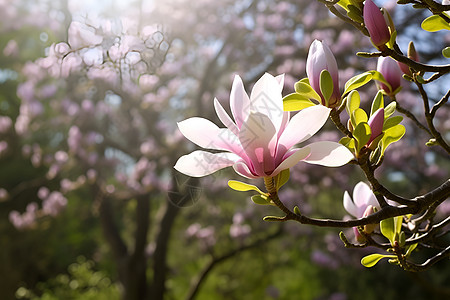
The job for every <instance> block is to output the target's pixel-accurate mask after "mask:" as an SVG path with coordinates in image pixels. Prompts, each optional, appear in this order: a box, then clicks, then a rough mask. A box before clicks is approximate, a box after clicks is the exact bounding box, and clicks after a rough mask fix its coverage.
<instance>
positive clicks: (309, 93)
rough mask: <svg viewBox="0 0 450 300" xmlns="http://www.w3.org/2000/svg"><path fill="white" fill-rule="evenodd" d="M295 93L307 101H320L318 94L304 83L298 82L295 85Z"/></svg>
mask: <svg viewBox="0 0 450 300" xmlns="http://www.w3.org/2000/svg"><path fill="white" fill-rule="evenodd" d="M294 88H295V92H296V93H298V94H300V95H301V96H303V97H304V98H307V99H314V100H317V101H318V102H320V101H321V100H322V99H321V98H320V96H319V94H317V92H316V91H315V90H314V89H313V88H312V87H311V86H310V85H309V84H308V83H307V82H305V81H303V79H302V80H300V81H298V82H296V83H295V86H294Z"/></svg>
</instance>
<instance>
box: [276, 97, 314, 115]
mask: <svg viewBox="0 0 450 300" xmlns="http://www.w3.org/2000/svg"><path fill="white" fill-rule="evenodd" d="M314 105H315V104H314V103H313V102H312V101H311V100H309V98H306V97H305V96H303V95H301V94H298V93H292V94H289V95H287V96H285V97H283V109H284V111H297V110H302V109H304V108H307V107H310V106H314Z"/></svg>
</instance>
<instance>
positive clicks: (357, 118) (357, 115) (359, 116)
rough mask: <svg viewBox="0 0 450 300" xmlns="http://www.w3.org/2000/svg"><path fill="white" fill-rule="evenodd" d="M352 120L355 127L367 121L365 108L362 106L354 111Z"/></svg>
mask: <svg viewBox="0 0 450 300" xmlns="http://www.w3.org/2000/svg"><path fill="white" fill-rule="evenodd" d="M351 121H352V125H353V128H356V126H358V124H359V123H361V122H366V123H367V121H368V118H367V114H366V112H365V111H364V110H362V109H361V108H357V109H355V110H354V111H353V113H352V116H351Z"/></svg>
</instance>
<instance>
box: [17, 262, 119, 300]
mask: <svg viewBox="0 0 450 300" xmlns="http://www.w3.org/2000/svg"><path fill="white" fill-rule="evenodd" d="M38 289H39V290H40V292H41V293H42V294H41V295H40V296H38V295H36V294H34V293H33V292H32V291H31V290H28V289H26V288H25V287H21V288H19V289H18V290H17V292H16V297H17V299H30V300H59V299H74V300H75V299H79V300H114V299H120V293H119V287H118V286H117V284H113V283H112V282H111V280H110V279H109V278H108V277H107V276H106V275H105V274H104V273H103V272H101V271H95V270H94V262H93V261H89V260H86V259H85V258H84V257H78V259H77V262H76V263H73V264H71V265H70V266H69V268H68V274H60V275H58V276H56V277H55V278H53V279H50V280H49V281H47V282H43V283H40V284H39V285H38Z"/></svg>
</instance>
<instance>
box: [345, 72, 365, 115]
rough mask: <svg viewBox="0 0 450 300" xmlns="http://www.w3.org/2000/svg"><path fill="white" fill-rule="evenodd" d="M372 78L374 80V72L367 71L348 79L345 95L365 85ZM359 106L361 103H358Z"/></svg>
mask: <svg viewBox="0 0 450 300" xmlns="http://www.w3.org/2000/svg"><path fill="white" fill-rule="evenodd" d="M370 80H372V74H371V73H370V72H365V73H362V74H358V75H356V76H353V77H352V78H350V79H349V80H347V82H346V83H345V86H344V95H346V94H347V93H349V92H351V91H353V90H355V89H357V88H359V87H362V86H363V85H365V84H366V83H368V82H369V81H370ZM358 107H359V105H358Z"/></svg>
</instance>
